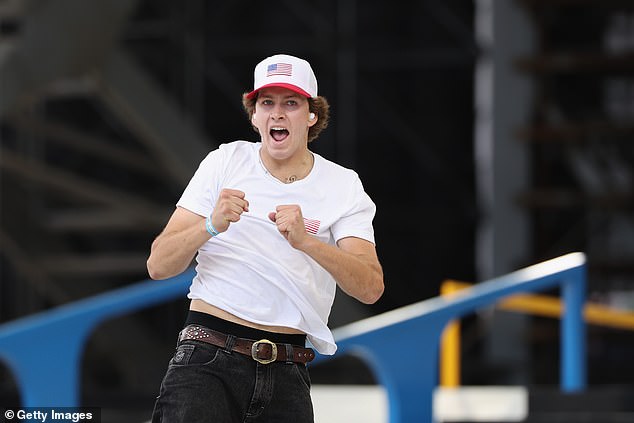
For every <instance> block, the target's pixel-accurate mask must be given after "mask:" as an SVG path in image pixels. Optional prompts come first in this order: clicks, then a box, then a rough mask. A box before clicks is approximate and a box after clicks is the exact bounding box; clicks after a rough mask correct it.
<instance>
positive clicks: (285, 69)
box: [266, 63, 293, 76]
mask: <svg viewBox="0 0 634 423" xmlns="http://www.w3.org/2000/svg"><path fill="white" fill-rule="evenodd" d="M292 73H293V65H291V64H288V63H274V64H272V65H269V67H268V68H266V76H274V75H285V76H291V75H292Z"/></svg>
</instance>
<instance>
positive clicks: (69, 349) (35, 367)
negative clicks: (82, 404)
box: [0, 270, 194, 407]
mask: <svg viewBox="0 0 634 423" xmlns="http://www.w3.org/2000/svg"><path fill="white" fill-rule="evenodd" d="M193 275H194V273H193V271H192V270H189V271H187V272H185V273H183V274H181V275H179V276H178V277H176V278H173V279H170V280H166V281H146V282H141V283H138V284H135V285H131V286H127V287H124V288H121V289H117V290H113V291H110V292H107V293H105V294H101V295H97V296H95V297H92V298H88V299H85V300H81V301H77V302H75V303H72V304H68V305H64V306H61V307H58V308H56V309H53V310H49V311H45V312H42V313H39V314H35V315H33V316H29V317H26V318H23V319H19V320H15V321H13V322H9V323H6V324H4V325H2V326H0V358H1V359H2V360H3V361H4V362H6V364H7V365H8V366H9V368H10V369H11V370H12V372H13V375H14V376H15V379H16V382H17V385H18V388H19V390H20V395H21V397H22V406H24V407H52V406H56V407H76V406H78V405H79V381H80V378H79V366H80V364H81V355H82V353H83V350H84V345H85V343H86V340H87V339H88V337H89V335H90V332H91V331H92V330H93V329H94V328H95V327H96V326H97V325H98V324H99V323H101V322H102V321H104V320H106V319H110V318H113V317H116V316H119V315H123V314H126V313H130V312H132V311H136V310H139V309H142V308H145V307H149V306H151V305H154V304H159V303H162V302H165V301H167V300H170V299H174V298H177V297H181V296H183V295H184V294H185V293H186V292H187V288H188V287H189V285H190V283H191V280H192V277H193Z"/></svg>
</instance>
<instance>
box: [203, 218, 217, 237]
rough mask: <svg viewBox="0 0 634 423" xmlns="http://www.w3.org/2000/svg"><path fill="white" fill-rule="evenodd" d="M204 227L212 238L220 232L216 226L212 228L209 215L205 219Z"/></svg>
mask: <svg viewBox="0 0 634 423" xmlns="http://www.w3.org/2000/svg"><path fill="white" fill-rule="evenodd" d="M205 229H207V232H208V233H209V235H211V237H212V238H213V237H215V236H218V235H220V232H218V231H217V230H216V228H214V225H212V224H211V216H209V217H207V219H205Z"/></svg>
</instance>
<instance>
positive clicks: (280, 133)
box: [271, 128, 288, 141]
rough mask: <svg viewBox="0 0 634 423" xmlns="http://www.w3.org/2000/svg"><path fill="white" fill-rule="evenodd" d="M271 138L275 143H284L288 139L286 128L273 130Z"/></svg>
mask: <svg viewBox="0 0 634 423" xmlns="http://www.w3.org/2000/svg"><path fill="white" fill-rule="evenodd" d="M271 136H272V137H273V139H274V140H275V141H284V140H285V139H286V137H288V130H287V129H286V128H271Z"/></svg>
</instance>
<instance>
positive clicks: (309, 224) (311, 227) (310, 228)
mask: <svg viewBox="0 0 634 423" xmlns="http://www.w3.org/2000/svg"><path fill="white" fill-rule="evenodd" d="M320 224H321V222H320V221H319V220H316V219H306V218H304V227H305V228H306V232H308V233H309V234H313V235H317V231H319V225H320Z"/></svg>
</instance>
